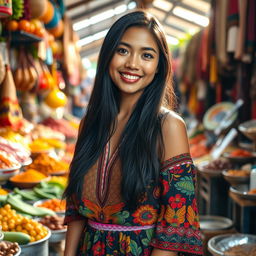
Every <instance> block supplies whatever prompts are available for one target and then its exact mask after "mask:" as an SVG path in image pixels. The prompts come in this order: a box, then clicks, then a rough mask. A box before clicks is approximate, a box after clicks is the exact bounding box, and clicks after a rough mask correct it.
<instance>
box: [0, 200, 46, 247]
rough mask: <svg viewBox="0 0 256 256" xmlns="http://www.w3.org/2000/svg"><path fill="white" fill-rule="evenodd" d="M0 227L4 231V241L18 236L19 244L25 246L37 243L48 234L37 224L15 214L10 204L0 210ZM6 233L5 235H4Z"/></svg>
mask: <svg viewBox="0 0 256 256" xmlns="http://www.w3.org/2000/svg"><path fill="white" fill-rule="evenodd" d="M0 216H1V217H0V218H1V220H0V225H1V226H2V230H3V231H4V232H3V233H4V239H5V240H8V239H10V236H14V238H11V239H15V235H16V236H18V237H19V238H18V239H21V240H22V241H18V242H19V243H20V244H26V243H29V242H34V241H38V240H40V239H42V238H44V237H45V236H46V235H47V234H48V230H47V229H46V228H45V227H44V226H43V225H42V224H41V223H39V222H37V221H35V220H33V219H29V218H27V217H24V216H22V215H21V214H17V212H16V211H15V210H13V209H12V208H11V205H10V204H6V205H5V206H4V207H1V208H0ZM5 232H7V233H5ZM11 232H21V233H22V234H16V233H11Z"/></svg>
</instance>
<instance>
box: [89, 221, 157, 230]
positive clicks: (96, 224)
mask: <svg viewBox="0 0 256 256" xmlns="http://www.w3.org/2000/svg"><path fill="white" fill-rule="evenodd" d="M88 225H89V226H91V227H93V228H95V229H97V230H104V231H137V230H145V229H150V228H154V227H155V225H146V226H123V225H116V224H104V223H99V222H96V221H93V220H88Z"/></svg>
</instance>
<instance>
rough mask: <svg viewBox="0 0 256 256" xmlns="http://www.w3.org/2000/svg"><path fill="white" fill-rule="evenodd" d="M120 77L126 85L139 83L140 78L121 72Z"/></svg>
mask: <svg viewBox="0 0 256 256" xmlns="http://www.w3.org/2000/svg"><path fill="white" fill-rule="evenodd" d="M120 77H121V79H122V80H123V81H124V82H125V83H129V84H132V83H136V82H138V81H139V79H140V76H138V75H136V74H133V73H130V72H120Z"/></svg>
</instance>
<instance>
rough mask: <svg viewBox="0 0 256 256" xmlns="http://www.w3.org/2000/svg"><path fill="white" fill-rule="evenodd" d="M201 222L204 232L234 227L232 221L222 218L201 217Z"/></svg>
mask: <svg viewBox="0 0 256 256" xmlns="http://www.w3.org/2000/svg"><path fill="white" fill-rule="evenodd" d="M199 220H200V229H201V230H202V231H216V230H226V229H230V228H232V227H233V225H234V223H233V221H232V220H231V219H228V218H225V217H222V216H213V215H200V216H199Z"/></svg>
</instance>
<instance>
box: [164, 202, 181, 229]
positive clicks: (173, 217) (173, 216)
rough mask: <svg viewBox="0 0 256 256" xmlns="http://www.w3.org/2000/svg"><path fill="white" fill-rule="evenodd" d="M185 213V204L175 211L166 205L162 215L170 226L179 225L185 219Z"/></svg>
mask: <svg viewBox="0 0 256 256" xmlns="http://www.w3.org/2000/svg"><path fill="white" fill-rule="evenodd" d="M185 214H186V206H185V205H184V206H183V207H182V208H180V209H179V210H177V211H175V210H174V209H172V208H171V207H170V206H169V205H168V206H167V210H166V213H165V216H164V217H165V219H166V221H167V222H168V223H169V224H170V225H171V226H173V227H179V226H180V225H181V224H182V223H183V222H184V220H185Z"/></svg>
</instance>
